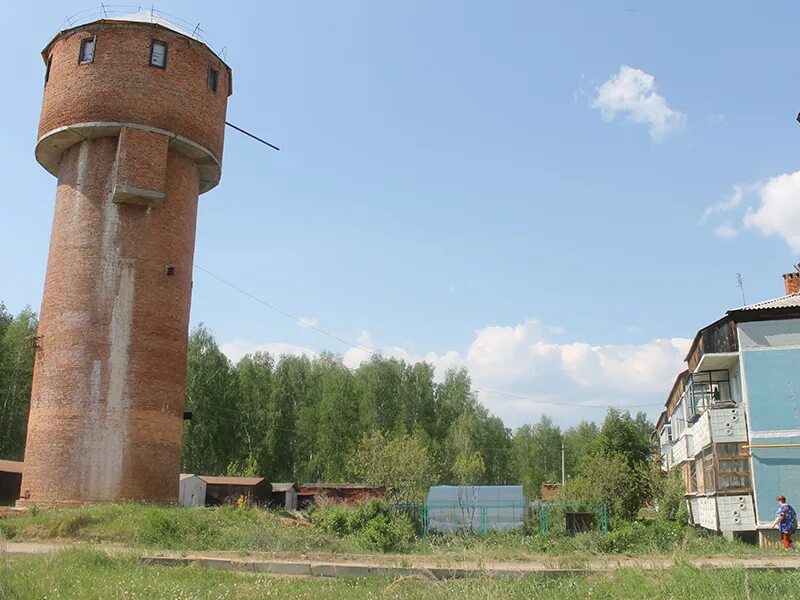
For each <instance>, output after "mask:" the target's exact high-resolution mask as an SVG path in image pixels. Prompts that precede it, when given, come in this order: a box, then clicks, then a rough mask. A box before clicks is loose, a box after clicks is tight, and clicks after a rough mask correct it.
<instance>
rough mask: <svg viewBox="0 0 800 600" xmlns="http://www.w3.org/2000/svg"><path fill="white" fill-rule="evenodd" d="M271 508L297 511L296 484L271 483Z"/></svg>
mask: <svg viewBox="0 0 800 600" xmlns="http://www.w3.org/2000/svg"><path fill="white" fill-rule="evenodd" d="M271 506H273V507H275V508H285V509H286V510H297V484H296V483H273V484H272V503H271Z"/></svg>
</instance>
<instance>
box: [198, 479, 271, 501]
mask: <svg viewBox="0 0 800 600" xmlns="http://www.w3.org/2000/svg"><path fill="white" fill-rule="evenodd" d="M199 478H200V479H202V480H203V481H204V482H205V484H206V506H219V505H220V504H235V503H236V502H237V501H238V500H239V498H241V497H244V499H245V500H246V501H247V502H248V503H250V504H257V505H259V506H266V505H268V504H269V503H270V501H271V500H272V484H271V483H270V482H269V481H267V480H266V479H265V478H263V477H211V476H208V475H199Z"/></svg>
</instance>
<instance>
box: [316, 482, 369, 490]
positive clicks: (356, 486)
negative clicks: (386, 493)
mask: <svg viewBox="0 0 800 600" xmlns="http://www.w3.org/2000/svg"><path fill="white" fill-rule="evenodd" d="M300 487H302V488H305V489H308V490H381V489H383V486H382V485H372V484H371V483H322V482H316V483H304V484H303V485H301V486H300Z"/></svg>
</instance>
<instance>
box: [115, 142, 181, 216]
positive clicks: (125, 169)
mask: <svg viewBox="0 0 800 600" xmlns="http://www.w3.org/2000/svg"><path fill="white" fill-rule="evenodd" d="M168 152H169V137H167V136H166V135H163V134H161V133H155V132H153V131H147V130H144V129H132V128H130V127H123V128H122V129H121V130H120V132H119V139H118V141H117V159H116V162H115V163H114V173H115V177H114V198H113V199H114V202H116V203H117V204H125V203H130V204H141V205H145V206H156V205H159V204H161V203H163V202H164V198H165V196H166V194H165V193H164V192H165V187H166V176H167V153H168Z"/></svg>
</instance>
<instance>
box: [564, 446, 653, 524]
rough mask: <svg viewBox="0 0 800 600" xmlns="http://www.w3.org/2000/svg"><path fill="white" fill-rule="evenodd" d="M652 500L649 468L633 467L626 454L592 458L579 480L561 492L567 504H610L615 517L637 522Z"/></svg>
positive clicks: (582, 467) (585, 462) (582, 468)
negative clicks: (647, 503) (648, 501)
mask: <svg viewBox="0 0 800 600" xmlns="http://www.w3.org/2000/svg"><path fill="white" fill-rule="evenodd" d="M650 497H651V485H650V477H649V470H648V467H647V465H641V464H639V465H633V466H632V465H631V464H630V463H629V462H628V460H627V458H626V457H625V456H623V455H622V454H602V453H597V454H589V455H587V456H585V457H584V459H583V461H582V463H581V465H580V467H579V470H578V476H577V477H574V478H573V479H571V480H570V481H568V482H567V486H566V488H564V489H563V490H562V492H561V500H562V501H565V502H593V503H598V504H607V505H608V507H609V512H610V514H611V516H613V517H616V518H618V519H634V518H635V517H636V515H637V514H638V512H639V509H640V508H641V507H642V506H643V505H644V503H645V502H646V501H647V500H648V499H650Z"/></svg>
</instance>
